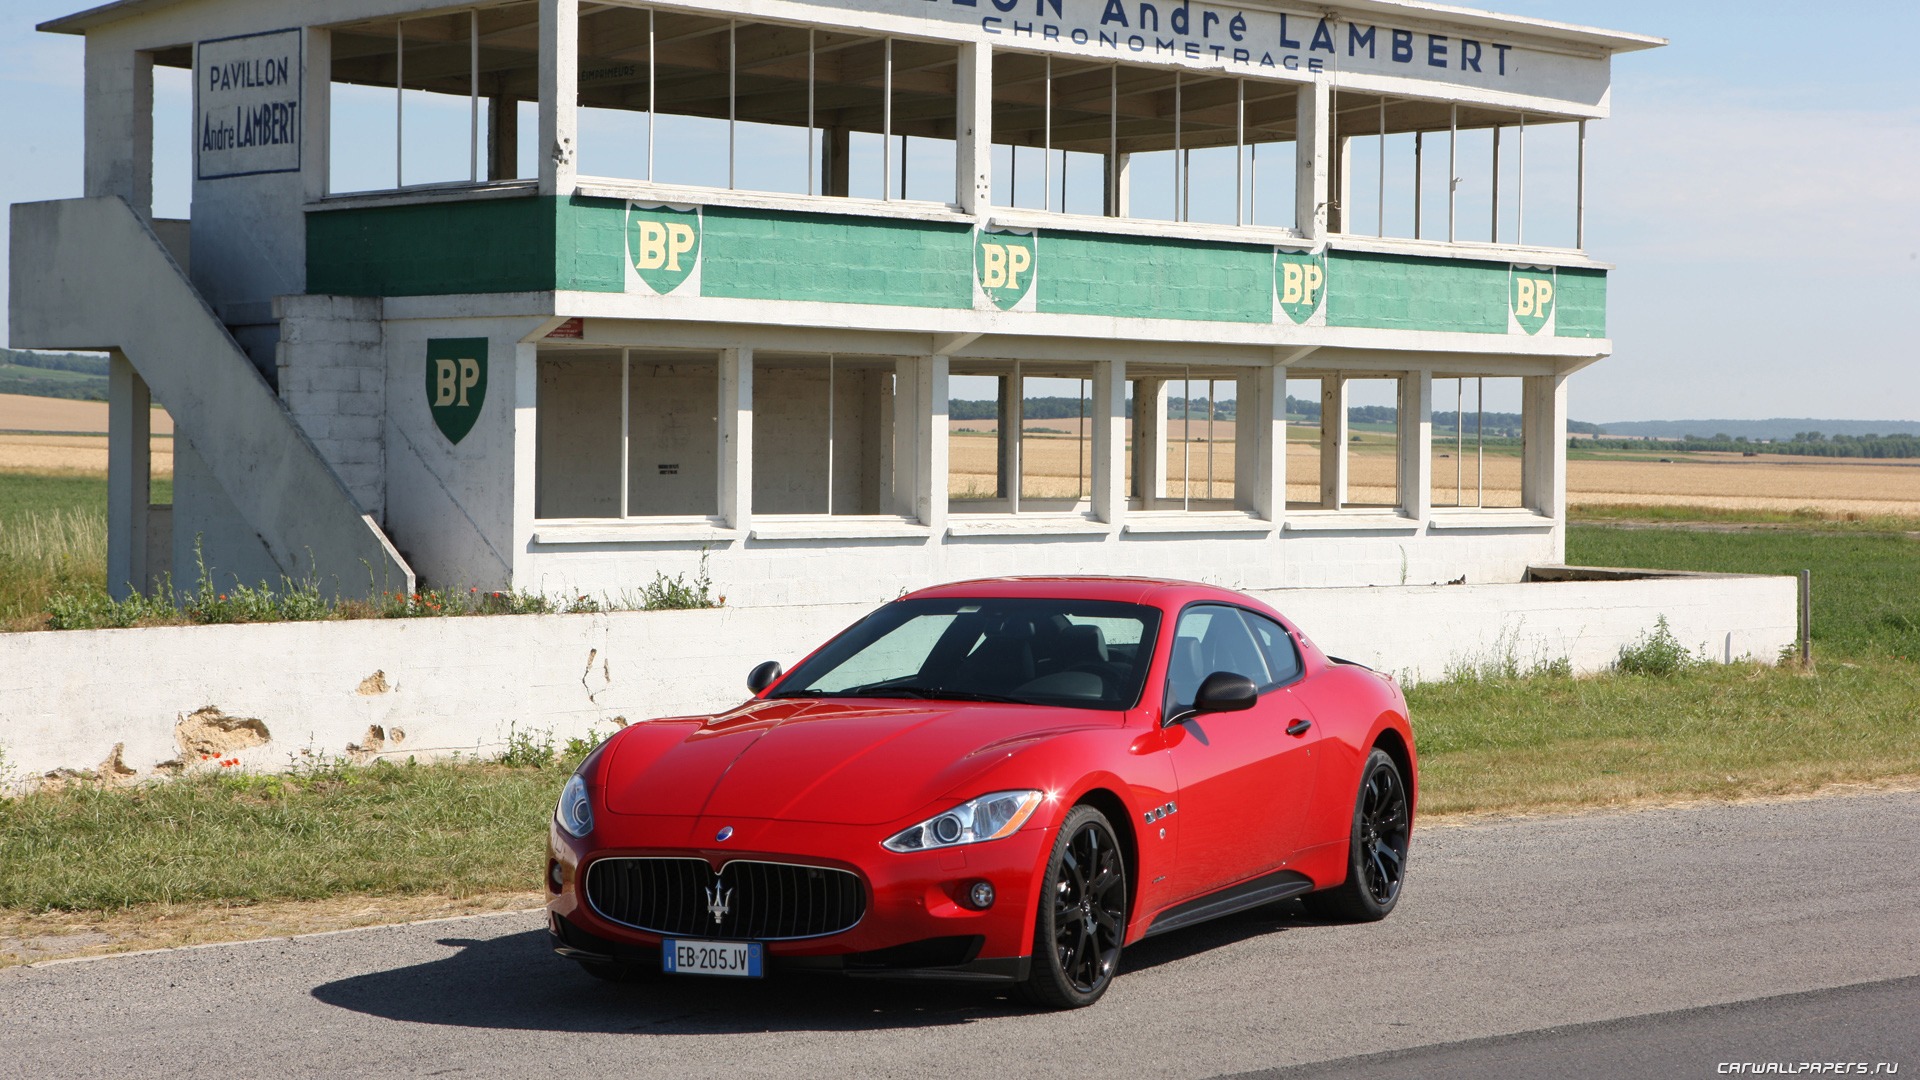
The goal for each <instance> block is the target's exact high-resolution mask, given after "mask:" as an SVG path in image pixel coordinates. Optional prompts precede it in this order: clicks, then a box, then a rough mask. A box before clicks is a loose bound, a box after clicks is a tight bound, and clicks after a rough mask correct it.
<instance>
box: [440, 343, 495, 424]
mask: <svg viewBox="0 0 1920 1080" xmlns="http://www.w3.org/2000/svg"><path fill="white" fill-rule="evenodd" d="M486 400H487V339H486V338H430V339H428V341H427V411H428V412H429V413H431V414H432V415H433V422H434V424H435V426H437V427H439V429H440V434H442V435H445V436H446V437H447V441H448V442H451V443H458V442H459V441H460V440H461V439H464V438H466V437H467V432H469V431H472V430H473V423H474V421H476V420H478V419H480V406H482V405H484V404H486Z"/></svg>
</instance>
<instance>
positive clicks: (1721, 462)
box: [948, 420, 1920, 516]
mask: <svg viewBox="0 0 1920 1080" xmlns="http://www.w3.org/2000/svg"><path fill="white" fill-rule="evenodd" d="M953 426H954V427H955V428H962V427H971V428H973V429H974V430H975V431H976V432H988V431H991V429H992V427H993V422H992V421H990V420H989V421H954V423H953ZM1076 426H1077V425H1076V422H1075V421H1073V420H1041V421H1029V422H1028V423H1027V425H1026V427H1027V430H1028V435H1027V438H1026V441H1025V444H1024V446H1023V449H1022V472H1023V473H1024V482H1023V484H1022V486H1021V493H1022V495H1023V496H1026V497H1029V498H1052V497H1066V496H1071V495H1074V494H1076V493H1078V494H1081V495H1084V494H1086V493H1087V492H1088V490H1089V483H1090V482H1089V481H1088V479H1087V476H1088V475H1089V470H1090V458H1091V444H1090V441H1085V440H1081V439H1076V438H1074V437H1072V436H1071V435H1053V434H1036V433H1034V431H1033V429H1034V428H1035V427H1051V428H1058V429H1063V430H1065V431H1068V432H1071V431H1072V430H1074V429H1075V427H1076ZM1197 426H1198V425H1196V427H1197ZM1198 434H1199V433H1198V432H1196V433H1195V435H1196V438H1195V439H1193V440H1192V441H1190V442H1184V443H1183V442H1181V441H1180V440H1179V438H1178V435H1179V431H1178V430H1177V427H1176V429H1175V430H1173V431H1171V432H1169V439H1168V444H1167V475H1168V477H1169V478H1170V480H1169V483H1168V491H1167V494H1168V495H1169V496H1170V497H1176V498H1177V497H1180V496H1181V495H1183V494H1186V493H1187V492H1188V490H1189V489H1188V487H1187V486H1186V485H1185V484H1183V483H1182V482H1181V477H1183V476H1185V477H1188V478H1189V480H1190V482H1191V485H1192V486H1191V494H1192V495H1193V497H1194V498H1206V497H1208V491H1209V488H1208V486H1207V475H1208V473H1207V454H1208V448H1209V445H1211V450H1212V470H1213V471H1212V476H1213V485H1212V488H1211V493H1212V497H1214V498H1221V499H1230V498H1232V497H1233V468H1234V444H1233V425H1232V423H1231V422H1216V426H1215V440H1216V441H1214V442H1213V443H1211V444H1208V443H1206V442H1205V441H1203V440H1201V439H1200V438H1198V437H1197V436H1198ZM1363 438H1364V439H1365V440H1366V442H1364V443H1363V444H1361V445H1358V446H1355V447H1354V453H1353V454H1352V455H1351V456H1350V457H1349V459H1348V474H1347V502H1348V503H1349V504H1352V505H1361V506H1364V505H1385V506H1390V505H1394V504H1396V503H1398V502H1399V501H1400V496H1399V491H1400V488H1399V483H1400V481H1399V476H1398V457H1397V455H1396V454H1395V452H1394V451H1395V447H1394V442H1393V439H1392V437H1391V436H1389V435H1376V434H1373V433H1367V434H1365V435H1364V436H1363ZM948 445H949V454H948V458H949V470H950V479H951V486H950V488H949V491H950V492H951V493H952V494H953V495H954V496H955V497H956V498H964V497H973V498H985V497H990V496H991V495H992V493H993V487H994V471H995V468H994V456H995V452H996V451H995V445H996V443H995V440H994V439H993V438H990V437H988V436H987V435H986V434H956V435H955V436H954V437H953V438H952V440H951V441H950V442H949V444H948ZM1520 468H1521V462H1520V457H1519V455H1517V454H1514V453H1512V452H1507V453H1488V454H1485V455H1484V456H1483V455H1480V454H1476V453H1475V451H1474V449H1473V447H1472V446H1468V447H1466V448H1465V452H1464V453H1463V454H1458V455H1456V453H1455V451H1454V450H1453V449H1452V448H1446V449H1441V448H1439V447H1436V448H1435V451H1434V457H1433V490H1432V499H1433V505H1435V506H1437V507H1446V506H1454V505H1465V506H1475V505H1479V506H1519V505H1521V497H1520ZM1483 470H1484V478H1483V475H1482V474H1483ZM1128 471H1129V478H1128V479H1129V482H1130V481H1131V463H1130V462H1129V469H1128ZM1319 476H1320V449H1319V446H1318V444H1317V443H1314V442H1312V441H1302V440H1293V441H1290V442H1289V443H1288V444H1287V501H1288V503H1289V504H1291V505H1293V506H1296V507H1299V506H1311V505H1316V504H1318V503H1319V501H1320V483H1319ZM1567 487H1568V496H1567V501H1568V503H1569V504H1570V505H1571V506H1575V507H1579V506H1701V507H1713V508H1721V509H1742V510H1780V511H1791V510H1799V509H1803V508H1812V509H1815V510H1819V511H1821V512H1823V513H1828V514H1836V515H1837V514H1866V515H1874V514H1888V515H1899V516H1920V461H1909V460H1895V461H1861V460H1836V459H1833V458H1797V457H1786V456H1781V455H1760V456H1756V457H1744V456H1742V455H1740V454H1687V455H1684V456H1681V457H1677V458H1675V459H1674V460H1672V461H1669V462H1661V461H1646V460H1576V461H1569V462H1568V463H1567Z"/></svg>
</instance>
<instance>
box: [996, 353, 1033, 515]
mask: <svg viewBox="0 0 1920 1080" xmlns="http://www.w3.org/2000/svg"><path fill="white" fill-rule="evenodd" d="M994 381H995V383H996V384H997V385H998V386H999V392H998V406H999V407H998V409H997V410H996V411H995V414H994V415H995V417H996V418H997V420H998V425H997V426H998V427H999V429H1000V434H999V438H998V439H997V440H996V442H997V447H996V448H997V449H998V450H999V467H998V469H996V470H995V477H994V492H993V493H994V495H995V497H997V498H1002V499H1005V500H1007V505H1008V509H1010V510H1012V511H1013V512H1014V513H1016V514H1017V513H1019V512H1020V430H1021V428H1023V427H1025V426H1026V402H1025V401H1024V400H1023V399H1024V398H1025V396H1026V394H1025V391H1024V389H1023V388H1022V380H1021V378H1020V376H1018V375H1002V376H1000V377H999V378H998V379H996V380H994Z"/></svg>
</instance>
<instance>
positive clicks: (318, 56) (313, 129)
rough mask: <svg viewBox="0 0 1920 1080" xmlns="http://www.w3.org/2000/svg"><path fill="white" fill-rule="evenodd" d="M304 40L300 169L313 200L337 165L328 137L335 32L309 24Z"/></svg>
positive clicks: (302, 36)
mask: <svg viewBox="0 0 1920 1080" xmlns="http://www.w3.org/2000/svg"><path fill="white" fill-rule="evenodd" d="M300 40H301V41H302V42H303V43H304V46H305V49H306V59H305V61H304V63H305V68H304V75H303V78H302V80H301V90H300V111H301V113H302V114H303V115H302V116H301V117H300V172H301V180H302V181H303V182H304V185H305V188H306V196H307V201H309V202H312V201H314V200H317V199H320V198H322V197H323V196H325V195H326V194H327V177H328V174H329V173H330V172H331V171H332V168H333V165H332V160H331V158H330V157H329V154H330V153H331V148H330V147H329V145H328V144H329V142H330V141H331V140H329V139H328V138H327V131H328V127H329V125H330V124H331V122H332V121H331V120H330V119H329V116H330V114H329V110H328V107H329V105H330V104H331V102H332V98H333V34H332V33H331V32H330V31H328V30H326V29H324V28H320V27H308V28H306V29H305V30H303V31H301V33H300Z"/></svg>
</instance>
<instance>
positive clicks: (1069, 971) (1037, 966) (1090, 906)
mask: <svg viewBox="0 0 1920 1080" xmlns="http://www.w3.org/2000/svg"><path fill="white" fill-rule="evenodd" d="M1037 906H1038V907H1039V912H1038V913H1037V914H1036V916H1035V917H1034V927H1033V965H1032V967H1031V968H1030V969H1029V971H1028V974H1027V981H1026V982H1024V983H1022V984H1021V987H1020V989H1021V992H1022V994H1023V995H1024V996H1025V997H1026V999H1027V1000H1028V1001H1030V1002H1032V1003H1034V1004H1035V1005H1042V1006H1045V1007H1046V1008H1049V1009H1080V1008H1085V1007H1086V1006H1088V1005H1091V1004H1093V1003H1094V1002H1096V1001H1099V1000H1100V997H1101V995H1103V994H1105V993H1106V992H1107V987H1109V986H1111V985H1112V984H1113V976H1114V974H1115V973H1116V972H1117V971H1119V969H1120V947H1121V944H1122V943H1123V942H1124V941H1125V940H1126V935H1127V862H1126V859H1125V857H1124V856H1122V855H1121V852H1120V843H1119V841H1118V840H1116V839H1115V838H1114V834H1113V825H1112V824H1111V823H1109V822H1108V821H1107V818H1106V815H1105V814H1102V813H1101V812H1100V811H1098V810H1096V809H1094V808H1093V807H1091V806H1076V807H1074V808H1073V809H1072V810H1071V811H1070V812H1068V814H1067V820H1066V821H1065V822H1063V823H1062V824H1061V826H1060V835H1059V837H1058V838H1057V839H1055V840H1054V842H1053V854H1052V855H1051V856H1049V857H1048V859H1047V869H1046V872H1045V873H1044V874H1042V875H1041V878H1040V896H1039V904H1038V905H1037Z"/></svg>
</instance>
